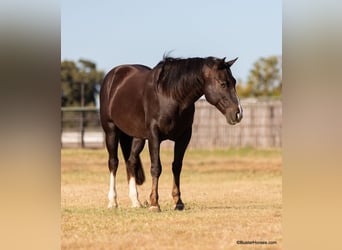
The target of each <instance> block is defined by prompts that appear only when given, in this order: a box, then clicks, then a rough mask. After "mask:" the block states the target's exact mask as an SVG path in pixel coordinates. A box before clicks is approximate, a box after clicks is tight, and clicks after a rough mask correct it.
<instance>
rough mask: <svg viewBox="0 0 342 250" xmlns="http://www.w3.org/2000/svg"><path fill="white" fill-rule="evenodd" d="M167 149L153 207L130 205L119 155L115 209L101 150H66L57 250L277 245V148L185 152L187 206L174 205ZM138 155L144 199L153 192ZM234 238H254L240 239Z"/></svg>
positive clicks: (145, 160)
mask: <svg viewBox="0 0 342 250" xmlns="http://www.w3.org/2000/svg"><path fill="white" fill-rule="evenodd" d="M172 154H173V153H172V151H171V150H166V149H163V150H162V152H161V160H162V164H163V172H162V175H161V177H160V182H159V196H160V198H159V202H160V206H161V210H162V212H161V213H151V212H149V211H148V209H147V208H131V207H130V206H131V203H130V200H129V198H128V184H127V178H126V170H125V167H124V163H123V161H122V157H121V153H120V160H121V161H120V165H119V169H118V173H117V193H118V203H119V208H117V209H107V192H108V184H109V172H108V168H107V153H106V151H105V150H104V149H98V150H91V149H85V150H81V149H63V150H62V153H61V156H62V167H61V209H62V217H61V230H62V232H61V237H62V238H61V242H62V249H281V248H282V227H281V220H282V178H281V165H282V160H281V150H276V149H272V150H257V149H252V148H245V149H226V150H213V151H210V150H188V151H187V153H186V155H185V159H184V163H183V171H182V175H181V191H182V199H183V201H184V203H185V210H184V211H174V210H173V209H172V198H171V187H172V172H171V167H170V166H171V162H172ZM142 161H143V164H144V169H145V174H146V177H147V178H146V182H145V183H144V184H143V185H142V186H139V197H140V201H141V202H142V203H143V202H144V201H145V200H147V201H148V200H149V199H148V197H149V194H150V191H151V178H150V173H149V158H148V151H147V150H146V149H144V151H143V152H142ZM239 240H241V241H257V243H256V242H252V243H251V244H237V241H239ZM261 241H263V242H268V243H269V244H261ZM271 243H272V244H271Z"/></svg>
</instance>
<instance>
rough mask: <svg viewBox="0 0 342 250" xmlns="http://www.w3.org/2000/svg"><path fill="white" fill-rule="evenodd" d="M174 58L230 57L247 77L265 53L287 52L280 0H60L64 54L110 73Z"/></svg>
mask: <svg viewBox="0 0 342 250" xmlns="http://www.w3.org/2000/svg"><path fill="white" fill-rule="evenodd" d="M169 51H172V53H171V56H175V57H184V58H187V57H206V56H216V57H227V59H233V58H235V57H239V60H238V61H237V62H236V63H235V64H234V66H233V68H232V72H233V75H234V76H235V78H237V79H241V80H243V81H245V80H247V77H248V74H249V71H250V70H251V69H252V67H253V63H254V62H255V61H256V60H258V59H259V58H260V57H267V56H271V55H281V54H282V1H280V0H258V1H255V0H212V1H201V0H173V1H160V0H159V1H157V0H145V1H138V0H125V1H113V0H112V1H109V0H100V1H95V0H93V1H90V0H82V1H81V0H71V1H70V0H62V1H61V59H62V60H74V61H77V60H78V59H80V58H82V59H88V60H91V61H94V62H95V63H96V64H97V67H98V69H101V70H104V71H105V72H108V71H109V70H110V69H111V68H113V67H114V66H117V65H119V64H127V63H139V64H145V65H147V66H150V67H153V66H154V65H156V64H157V63H158V62H159V61H160V60H161V59H162V56H163V54H164V53H165V52H169Z"/></svg>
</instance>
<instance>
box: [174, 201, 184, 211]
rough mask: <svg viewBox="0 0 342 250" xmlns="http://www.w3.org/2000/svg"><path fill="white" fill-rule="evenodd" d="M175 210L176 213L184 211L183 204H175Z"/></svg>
mask: <svg viewBox="0 0 342 250" xmlns="http://www.w3.org/2000/svg"><path fill="white" fill-rule="evenodd" d="M175 210H178V211H182V210H184V204H183V203H177V204H176V205H175Z"/></svg>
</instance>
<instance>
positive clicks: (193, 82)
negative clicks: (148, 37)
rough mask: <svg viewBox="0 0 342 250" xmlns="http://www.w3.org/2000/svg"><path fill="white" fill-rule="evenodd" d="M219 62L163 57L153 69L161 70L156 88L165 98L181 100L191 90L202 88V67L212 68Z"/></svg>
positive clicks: (213, 58)
mask: <svg viewBox="0 0 342 250" xmlns="http://www.w3.org/2000/svg"><path fill="white" fill-rule="evenodd" d="M219 61H220V59H217V58H215V57H206V58H200V57H194V58H187V59H183V58H173V57H168V56H164V58H163V60H162V61H160V62H159V63H158V64H157V66H156V67H155V68H160V69H161V70H160V73H159V76H158V79H157V81H156V84H157V87H158V88H161V89H162V91H163V93H164V94H166V95H167V96H172V97H174V98H183V97H184V94H186V93H189V91H191V90H192V89H193V90H194V91H198V90H199V88H201V87H202V86H203V71H202V69H203V66H204V65H207V66H209V67H212V66H213V65H214V64H217V63H218V62H219Z"/></svg>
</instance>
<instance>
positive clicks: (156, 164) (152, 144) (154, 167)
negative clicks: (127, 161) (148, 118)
mask: <svg viewBox="0 0 342 250" xmlns="http://www.w3.org/2000/svg"><path fill="white" fill-rule="evenodd" d="M148 148H149V151H150V158H151V176H152V191H151V195H150V202H151V206H150V208H149V210H150V211H152V212H160V206H159V203H158V199H159V195H158V181H159V176H160V174H161V172H162V166H161V163H160V156H159V150H160V141H159V136H158V132H157V131H153V132H152V133H151V137H150V139H149V140H148Z"/></svg>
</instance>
